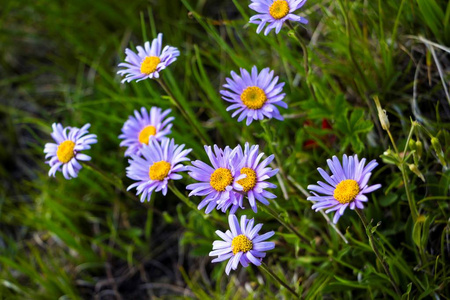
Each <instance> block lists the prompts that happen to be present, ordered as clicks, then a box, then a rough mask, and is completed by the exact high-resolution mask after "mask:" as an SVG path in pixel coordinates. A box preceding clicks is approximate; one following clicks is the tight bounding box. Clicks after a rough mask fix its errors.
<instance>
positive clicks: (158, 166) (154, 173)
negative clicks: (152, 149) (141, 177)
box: [148, 160, 170, 181]
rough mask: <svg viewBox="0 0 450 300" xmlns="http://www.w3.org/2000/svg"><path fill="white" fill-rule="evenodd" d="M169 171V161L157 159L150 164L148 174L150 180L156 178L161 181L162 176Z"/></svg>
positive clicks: (164, 176)
mask: <svg viewBox="0 0 450 300" xmlns="http://www.w3.org/2000/svg"><path fill="white" fill-rule="evenodd" d="M169 171H170V163H168V162H167V161H164V160H162V161H158V162H155V163H153V165H151V166H150V170H149V171H148V176H149V177H150V179H151V180H158V181H162V180H164V178H166V177H167V174H169Z"/></svg>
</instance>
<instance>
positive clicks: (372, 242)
mask: <svg viewBox="0 0 450 300" xmlns="http://www.w3.org/2000/svg"><path fill="white" fill-rule="evenodd" d="M355 211H356V213H357V214H358V216H359V218H360V219H361V222H362V223H363V225H364V229H365V230H366V234H367V237H368V238H369V244H370V247H371V248H372V250H373V252H374V253H375V255H376V257H377V258H378V260H379V261H380V263H381V265H382V266H383V269H384V272H385V273H386V275H387V276H388V277H389V281H390V282H391V284H392V286H393V287H394V290H395V292H396V293H397V295H401V292H400V290H399V288H398V287H397V285H396V284H395V281H394V278H393V277H392V274H391V272H390V271H389V265H388V264H387V263H386V261H385V260H384V259H383V257H382V256H381V254H380V252H379V251H378V248H377V246H376V244H375V239H374V237H373V233H372V230H371V229H370V228H368V226H367V221H366V216H365V215H364V213H363V212H362V211H361V210H360V209H358V208H355Z"/></svg>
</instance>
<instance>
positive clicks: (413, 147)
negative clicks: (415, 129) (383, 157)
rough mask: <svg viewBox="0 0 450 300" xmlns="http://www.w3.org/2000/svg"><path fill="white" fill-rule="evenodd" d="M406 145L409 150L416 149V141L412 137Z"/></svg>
mask: <svg viewBox="0 0 450 300" xmlns="http://www.w3.org/2000/svg"><path fill="white" fill-rule="evenodd" d="M408 146H409V149H410V150H416V142H415V141H414V140H413V139H410V140H409V142H408Z"/></svg>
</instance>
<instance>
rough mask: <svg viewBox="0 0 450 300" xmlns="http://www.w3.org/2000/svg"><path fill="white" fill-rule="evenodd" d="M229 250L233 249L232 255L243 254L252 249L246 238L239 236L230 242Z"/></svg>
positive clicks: (251, 244)
mask: <svg viewBox="0 0 450 300" xmlns="http://www.w3.org/2000/svg"><path fill="white" fill-rule="evenodd" d="M231 249H233V254H234V255H236V254H237V253H239V252H244V253H245V252H248V251H250V250H252V249H253V243H252V241H250V239H249V238H248V237H246V236H245V235H243V234H240V235H238V236H236V237H235V238H234V239H233V240H232V241H231Z"/></svg>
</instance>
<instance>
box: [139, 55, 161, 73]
mask: <svg viewBox="0 0 450 300" xmlns="http://www.w3.org/2000/svg"><path fill="white" fill-rule="evenodd" d="M160 62H161V59H160V58H159V57H158V56H147V57H146V58H145V59H144V61H143V62H142V64H141V73H143V74H147V75H149V74H151V73H153V72H155V71H156V67H158V65H159V63H160Z"/></svg>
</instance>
